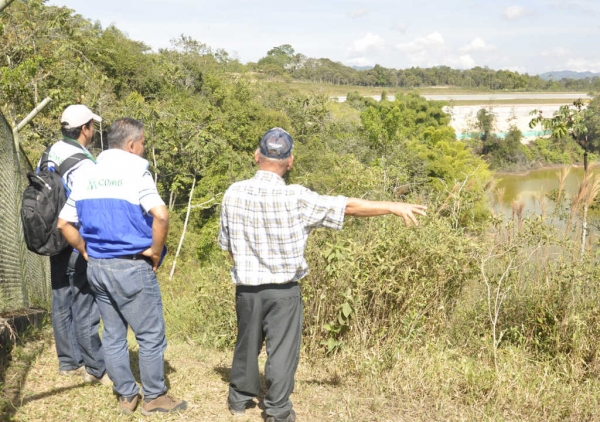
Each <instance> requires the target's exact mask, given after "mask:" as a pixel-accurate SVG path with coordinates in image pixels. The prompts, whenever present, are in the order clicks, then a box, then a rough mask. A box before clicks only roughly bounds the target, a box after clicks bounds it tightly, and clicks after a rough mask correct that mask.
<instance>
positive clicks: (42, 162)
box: [40, 145, 52, 171]
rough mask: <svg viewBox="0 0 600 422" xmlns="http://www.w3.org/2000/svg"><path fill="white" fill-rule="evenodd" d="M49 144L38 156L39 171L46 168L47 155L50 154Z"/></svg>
mask: <svg viewBox="0 0 600 422" xmlns="http://www.w3.org/2000/svg"><path fill="white" fill-rule="evenodd" d="M50 148H52V145H50V146H49V147H48V148H46V150H45V151H44V152H43V153H42V158H40V171H44V170H48V155H49V154H50Z"/></svg>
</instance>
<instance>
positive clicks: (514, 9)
mask: <svg viewBox="0 0 600 422" xmlns="http://www.w3.org/2000/svg"><path fill="white" fill-rule="evenodd" d="M528 13H529V12H528V11H527V9H525V8H524V7H521V6H510V7H507V8H506V9H505V10H504V13H503V15H504V17H505V18H506V19H508V20H513V19H519V18H522V17H523V16H525V15H527V14H528Z"/></svg>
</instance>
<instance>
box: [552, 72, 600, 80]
mask: <svg viewBox="0 0 600 422" xmlns="http://www.w3.org/2000/svg"><path fill="white" fill-rule="evenodd" d="M594 76H598V77H600V73H592V72H574V71H572V70H561V71H556V72H546V73H542V74H540V78H542V79H544V80H546V81H549V80H551V79H552V80H553V81H560V80H561V79H585V78H593V77H594Z"/></svg>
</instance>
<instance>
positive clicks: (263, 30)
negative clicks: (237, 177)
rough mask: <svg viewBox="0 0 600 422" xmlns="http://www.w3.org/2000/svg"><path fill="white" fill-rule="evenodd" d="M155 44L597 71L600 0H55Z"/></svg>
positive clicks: (395, 62) (370, 61) (359, 61)
mask: <svg viewBox="0 0 600 422" xmlns="http://www.w3.org/2000/svg"><path fill="white" fill-rule="evenodd" d="M47 4H48V5H53V6H66V7H68V8H69V9H73V10H74V11H75V12H76V13H78V14H80V15H82V16H84V17H85V18H87V19H89V20H91V21H94V22H95V21H99V22H100V23H101V24H102V27H107V26H109V25H111V24H114V25H115V26H116V27H117V28H119V29H120V30H121V31H123V32H125V33H126V34H128V36H129V37H130V38H131V39H134V40H137V41H143V42H144V43H145V44H147V45H148V46H150V47H152V49H154V50H155V51H156V50H158V49H159V48H169V47H171V40H173V39H175V38H178V37H180V36H181V35H186V36H189V37H191V38H193V39H195V40H197V41H199V42H201V43H204V44H207V45H208V46H210V47H212V48H214V49H217V48H221V49H224V50H226V51H227V52H228V53H229V54H230V55H231V56H233V57H234V58H237V59H239V60H240V61H241V62H243V63H247V62H249V61H253V62H256V61H258V60H259V59H260V58H261V57H264V56H265V55H266V53H267V51H269V50H270V49H271V48H273V47H276V46H280V45H283V44H290V45H291V46H292V47H293V48H294V50H295V52H296V53H302V54H304V55H305V56H307V57H312V58H329V59H331V60H333V61H337V62H341V63H343V64H345V65H355V66H373V65H375V64H379V65H381V66H384V67H388V68H395V69H405V68H409V67H413V66H420V67H433V66H440V65H446V66H450V67H452V68H456V69H470V68H472V67H475V66H488V67H490V68H492V69H496V70H498V69H508V70H512V71H517V72H519V73H529V74H539V73H544V72H549V71H560V70H573V71H579V72H583V71H590V72H600V0H427V1H424V0H354V1H342V0H303V1H296V2H293V1H285V2H284V1H274V0H237V1H234V0H212V1H206V0H168V1H167V0H162V1H161V0H143V1H142V0H118V1H117V0H103V1H102V2H95V1H90V0H50V1H49V2H48V3H47Z"/></svg>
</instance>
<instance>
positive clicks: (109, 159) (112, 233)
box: [59, 149, 164, 258]
mask: <svg viewBox="0 0 600 422" xmlns="http://www.w3.org/2000/svg"><path fill="white" fill-rule="evenodd" d="M77 176H78V177H77V180H75V183H74V184H73V191H72V193H71V195H70V197H69V199H68V201H67V203H66V204H65V206H64V208H63V209H62V211H61V213H60V216H59V217H60V218H62V219H63V220H66V221H69V222H71V223H81V228H80V230H79V231H80V233H81V236H82V237H83V239H84V240H85V242H86V244H87V252H88V254H89V256H91V257H93V258H116V257H119V256H122V255H130V254H137V253H140V252H142V251H144V250H146V249H148V248H149V247H150V246H151V245H152V220H153V219H152V216H150V215H149V214H148V212H149V211H150V210H151V209H152V208H154V207H156V206H159V205H164V202H163V200H162V199H161V197H160V196H159V195H158V192H157V190H156V185H155V184H154V180H152V175H151V174H150V172H149V171H148V161H147V160H144V159H143V158H141V157H138V156H137V155H134V154H131V153H129V152H127V151H123V150H121V149H109V150H107V151H104V152H102V153H101V154H100V155H99V156H98V159H97V161H96V165H95V166H92V167H89V168H86V169H85V172H83V171H81V172H80V174H78V175H77Z"/></svg>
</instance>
